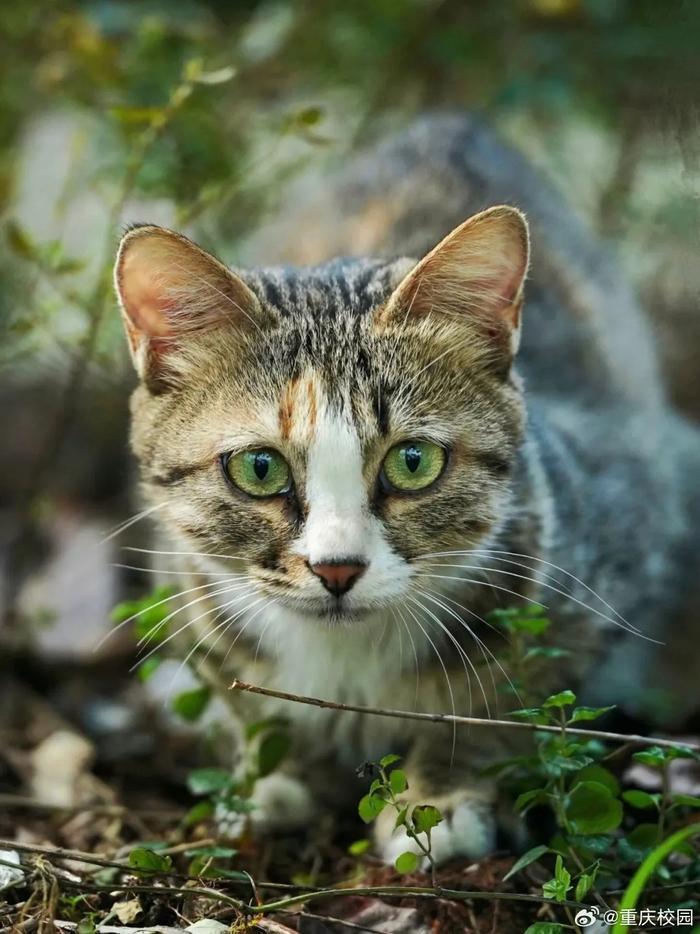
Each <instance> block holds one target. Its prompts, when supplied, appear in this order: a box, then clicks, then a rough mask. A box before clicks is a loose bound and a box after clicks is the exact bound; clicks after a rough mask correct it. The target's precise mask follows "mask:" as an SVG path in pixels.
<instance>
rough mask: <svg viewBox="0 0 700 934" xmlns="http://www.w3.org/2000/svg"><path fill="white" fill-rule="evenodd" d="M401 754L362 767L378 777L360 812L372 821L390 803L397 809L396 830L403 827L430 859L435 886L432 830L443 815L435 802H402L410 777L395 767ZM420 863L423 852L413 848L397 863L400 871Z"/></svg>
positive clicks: (415, 866) (408, 869)
mask: <svg viewBox="0 0 700 934" xmlns="http://www.w3.org/2000/svg"><path fill="white" fill-rule="evenodd" d="M400 758H401V757H400V756H396V755H393V754H392V755H387V756H384V758H382V759H380V760H379V762H378V763H376V764H375V763H366V764H365V765H364V766H362V767H361V769H360V770H359V771H360V773H361V774H362V775H367V774H373V775H375V776H376V777H375V778H374V779H373V781H372V784H371V785H370V788H369V791H368V792H367V794H366V795H364V796H363V797H362V798H361V799H360V803H359V805H358V812H359V814H360V817H361V818H362V820H363V821H364V822H365V823H366V824H371V823H372V821H374V820H375V819H376V818H377V817H378V816H379V815H380V814H381V813H382V811H383V810H384V809H385V808H386V807H387V806H388V807H391V808H393V809H394V811H396V821H395V823H394V829H396V830H398V828H399V827H403V828H404V830H405V832H406V836H407V837H409V838H410V839H411V840H413V841H414V842H415V844H416V846H417V847H418V849H419V850H420V851H421V853H422V854H423V857H424V858H425V859H426V860H427V862H428V864H429V866H430V871H431V875H432V880H433V885H436V865H435V860H434V858H433V854H432V837H431V835H432V831H433V829H434V828H435V827H437V825H438V824H439V823H440V822H441V821H442V814H441V813H440V811H439V810H438V809H437V808H436V807H434V806H433V805H432V804H416V805H414V806H413V807H412V808H411V806H410V805H408V804H405V803H404V802H403V801H401V799H400V797H399V795H402V794H403V793H404V792H406V791H407V790H408V779H407V777H406V773H405V772H404V771H403V769H392V768H390V766H392V765H393V764H394V763H395V762H398V761H399V760H400ZM419 863H420V855H419V854H418V853H414V852H413V851H412V850H407V851H406V852H405V853H401V854H400V855H399V856H398V857H397V858H396V862H395V867H396V870H397V872H400V873H402V874H404V873H409V872H414V871H415V870H416V869H417V868H418V866H419Z"/></svg>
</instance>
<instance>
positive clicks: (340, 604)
mask: <svg viewBox="0 0 700 934" xmlns="http://www.w3.org/2000/svg"><path fill="white" fill-rule="evenodd" d="M278 600H279V598H278ZM279 602H280V603H282V604H283V605H285V606H287V607H288V608H289V609H291V610H294V611H295V612H297V613H299V614H300V615H302V616H306V617H308V618H309V619H312V620H314V621H320V622H324V623H342V624H343V625H345V626H347V625H348V624H351V623H355V622H361V621H362V620H365V619H367V617H368V616H369V615H370V614H371V613H372V611H373V608H372V607H369V606H362V605H359V606H358V605H357V604H353V603H350V601H348V600H347V599H344V598H343V597H340V598H336V599H333V600H319V601H310V600H295V599H294V598H292V599H289V598H287V599H282V600H280V601H279Z"/></svg>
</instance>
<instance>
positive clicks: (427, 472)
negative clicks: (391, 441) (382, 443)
mask: <svg viewBox="0 0 700 934" xmlns="http://www.w3.org/2000/svg"><path fill="white" fill-rule="evenodd" d="M446 460H447V455H446V453H445V449H444V448H441V447H440V445H439V444H433V442H432V441H402V442H401V444H397V445H395V446H394V447H393V448H392V449H391V450H390V451H389V453H388V454H387V456H386V457H385V458H384V464H383V466H382V480H383V482H384V484H385V486H387V487H388V488H389V489H393V490H400V491H401V492H404V493H412V492H414V491H415V490H423V489H425V487H427V486H430V484H431V483H434V482H435V481H436V480H437V478H438V477H439V476H440V474H441V473H442V471H443V468H444V466H445V462H446Z"/></svg>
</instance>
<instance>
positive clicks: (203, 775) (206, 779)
mask: <svg viewBox="0 0 700 934" xmlns="http://www.w3.org/2000/svg"><path fill="white" fill-rule="evenodd" d="M236 784H237V782H236V779H235V778H234V777H233V775H232V774H231V773H230V772H228V771H227V770H226V769H195V770H194V771H193V772H190V774H189V775H188V776H187V787H188V788H189V790H190V792H191V793H192V794H193V795H211V794H215V793H216V792H218V791H225V790H226V791H228V790H229V789H231V788H234V787H235V786H236Z"/></svg>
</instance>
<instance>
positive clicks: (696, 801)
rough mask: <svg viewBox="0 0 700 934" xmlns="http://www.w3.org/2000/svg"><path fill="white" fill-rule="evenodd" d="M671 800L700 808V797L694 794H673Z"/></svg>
mask: <svg viewBox="0 0 700 934" xmlns="http://www.w3.org/2000/svg"><path fill="white" fill-rule="evenodd" d="M671 800H672V801H673V803H674V804H683V805H685V807H689V808H700V798H696V797H694V796H693V795H673V797H672V798H671Z"/></svg>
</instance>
